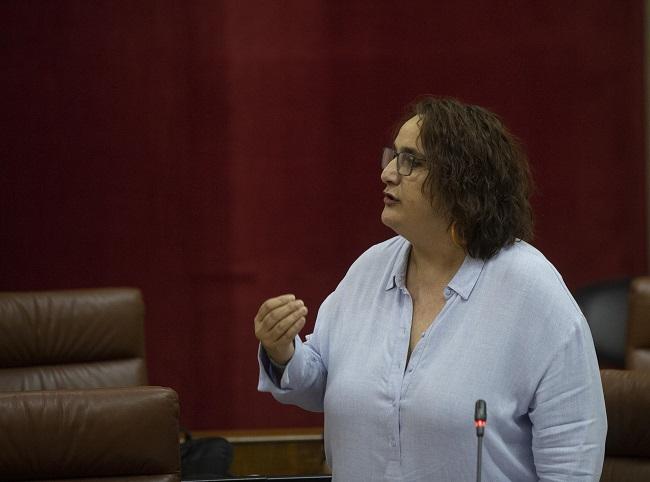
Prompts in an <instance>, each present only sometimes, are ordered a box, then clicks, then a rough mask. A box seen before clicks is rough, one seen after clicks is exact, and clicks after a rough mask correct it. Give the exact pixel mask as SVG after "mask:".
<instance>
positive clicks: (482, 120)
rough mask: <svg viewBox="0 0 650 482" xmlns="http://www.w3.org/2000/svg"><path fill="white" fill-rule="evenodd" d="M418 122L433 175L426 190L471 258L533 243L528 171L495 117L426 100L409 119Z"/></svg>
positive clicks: (517, 147) (523, 157)
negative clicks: (523, 242)
mask: <svg viewBox="0 0 650 482" xmlns="http://www.w3.org/2000/svg"><path fill="white" fill-rule="evenodd" d="M414 116H418V117H419V118H420V135H419V140H420V144H421V146H422V149H423V150H424V152H423V154H424V155H425V157H426V159H427V163H428V168H429V173H428V175H427V178H426V179H425V181H424V185H423V190H424V192H425V194H427V195H428V196H429V197H430V199H431V202H432V205H433V206H434V207H436V208H437V209H440V210H441V213H442V214H443V215H444V216H446V217H447V218H448V219H449V228H451V227H452V225H455V226H454V230H455V232H456V235H457V236H459V237H460V238H461V239H462V242H463V245H464V247H465V249H466V250H467V252H468V254H469V255H470V256H472V257H474V258H481V259H489V258H491V257H492V256H494V255H495V254H496V253H497V252H498V251H499V250H500V249H501V248H503V247H505V246H508V245H511V244H512V243H514V242H515V240H516V239H517V238H519V239H523V240H530V239H531V238H532V235H533V217H532V210H531V207H530V202H529V196H530V193H531V190H532V181H531V177H530V168H529V166H528V160H527V158H526V155H525V154H524V152H523V150H522V148H521V147H520V144H519V142H518V140H517V139H516V138H515V137H514V136H513V135H512V134H511V133H510V132H509V131H508V129H507V128H506V127H505V126H504V125H503V123H502V122H501V120H500V119H499V117H498V116H497V115H496V114H493V113H492V112H490V111H488V110H487V109H484V108H482V107H479V106H476V105H468V104H464V103H462V102H460V101H458V100H456V99H452V98H436V97H424V98H421V99H419V100H417V101H416V102H414V103H413V104H412V105H411V106H410V107H409V109H408V112H407V115H406V116H405V119H410V118H412V117H414ZM400 126H401V124H400Z"/></svg>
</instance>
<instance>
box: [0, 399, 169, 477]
mask: <svg viewBox="0 0 650 482" xmlns="http://www.w3.org/2000/svg"><path fill="white" fill-rule="evenodd" d="M178 412H179V406H178V396H177V394H176V392H174V391H173V390H171V389H169V388H161V387H129V388H108V389H90V390H46V391H32V392H4V393H0V474H2V478H3V479H4V478H6V479H23V480H24V479H53V478H74V477H90V476H92V477H119V476H139V475H162V474H170V475H172V476H173V478H174V479H175V480H180V476H179V474H180V456H179V444H178Z"/></svg>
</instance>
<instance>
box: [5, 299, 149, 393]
mask: <svg viewBox="0 0 650 482" xmlns="http://www.w3.org/2000/svg"><path fill="white" fill-rule="evenodd" d="M146 383H147V374H146V365H145V358H144V303H143V301H142V296H141V293H140V291H139V290H137V289H134V288H102V289H84V290H64V291H36V292H0V391H18V390H51V389H81V388H105V387H127V386H136V385H144V384H146Z"/></svg>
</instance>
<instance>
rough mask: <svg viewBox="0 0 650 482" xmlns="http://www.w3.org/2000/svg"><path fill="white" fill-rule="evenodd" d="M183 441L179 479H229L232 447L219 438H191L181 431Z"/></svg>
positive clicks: (187, 433)
mask: <svg viewBox="0 0 650 482" xmlns="http://www.w3.org/2000/svg"><path fill="white" fill-rule="evenodd" d="M182 432H183V434H184V435H185V441H183V442H181V478H182V479H183V480H192V479H209V478H214V477H229V476H230V473H229V470H230V464H231V463H232V457H233V447H232V444H231V443H230V442H228V441H227V440H226V439H225V438H221V437H206V438H196V439H195V438H192V435H191V434H190V433H189V432H188V431H186V430H183V431H182Z"/></svg>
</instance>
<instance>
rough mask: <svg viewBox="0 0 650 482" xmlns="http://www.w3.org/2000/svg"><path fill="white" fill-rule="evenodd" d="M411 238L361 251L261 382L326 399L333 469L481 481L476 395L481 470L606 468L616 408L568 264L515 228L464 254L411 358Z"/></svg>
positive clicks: (544, 475)
mask: <svg viewBox="0 0 650 482" xmlns="http://www.w3.org/2000/svg"><path fill="white" fill-rule="evenodd" d="M409 251H410V244H409V243H408V241H406V240H405V239H404V238H402V237H400V236H397V237H394V238H392V239H389V240H387V241H385V242H383V243H381V244H378V245H376V246H373V247H372V248H370V249H369V250H368V251H366V252H365V253H364V254H363V255H362V256H361V257H360V258H359V259H357V260H356V261H355V262H354V264H353V265H352V266H351V267H350V269H349V271H348V273H347V274H346V276H345V278H344V279H343V280H342V281H341V283H340V284H339V286H338V287H337V288H336V290H335V291H334V292H333V293H332V294H330V296H329V297H328V298H327V299H326V300H325V301H324V302H323V304H322V305H321V307H320V310H319V313H318V317H317V320H316V325H315V328H314V333H313V334H311V335H308V336H307V339H306V341H305V343H302V342H301V340H300V337H296V341H295V343H296V350H295V353H294V356H293V358H292V359H291V360H290V361H289V363H288V365H287V367H286V368H285V370H284V372H283V373H282V375H281V378H280V379H277V378H276V377H275V376H274V371H273V370H272V368H271V364H270V361H269V359H268V357H267V356H266V354H265V352H264V350H261V349H260V351H259V354H258V357H259V361H260V377H259V385H258V389H259V390H260V391H268V392H271V393H272V394H273V396H274V397H275V398H276V399H277V400H279V401H280V402H282V403H290V404H295V405H299V406H301V407H303V408H305V409H307V410H312V411H324V412H325V452H326V456H327V461H328V463H329V465H330V467H331V468H332V471H333V475H334V480H336V481H344V482H348V481H349V482H355V481H404V482H419V481H422V482H425V481H426V482H430V481H472V480H475V476H476V450H477V437H476V431H475V429H474V424H473V421H474V418H473V417H474V404H475V402H476V400H477V399H484V400H485V401H486V402H487V413H488V418H487V428H486V431H485V437H484V442H483V471H482V474H483V480H485V481H506V480H510V481H517V482H523V481H532V480H538V479H539V480H543V481H551V480H552V481H569V480H570V481H587V480H589V481H597V480H599V477H600V472H601V468H602V463H603V456H604V449H605V435H606V432H607V419H606V415H605V404H604V399H603V391H602V386H601V382H600V375H599V371H598V365H597V361H596V355H595V351H594V345H593V341H592V338H591V333H590V331H589V328H588V326H587V324H586V322H585V319H584V317H583V315H582V313H581V312H580V309H579V308H578V306H577V305H576V303H575V301H574V300H573V298H572V297H571V295H570V293H569V291H568V290H567V288H566V286H565V284H564V282H563V281H562V278H561V276H560V275H559V273H558V272H557V271H556V270H555V268H554V267H553V266H552V265H551V263H550V262H549V261H548V260H547V259H546V258H545V257H544V256H543V255H542V254H541V253H540V252H539V251H537V250H536V249H535V248H534V247H532V246H531V245H529V244H527V243H525V242H523V241H518V242H516V243H515V244H514V245H513V246H510V247H508V248H505V249H503V250H501V251H500V252H499V253H498V254H497V255H496V256H495V257H493V258H491V259H490V260H488V261H486V262H483V261H481V260H477V259H474V258H471V257H469V256H468V257H466V258H465V261H464V262H463V264H462V266H461V267H460V269H459V270H458V272H457V273H456V275H455V276H454V277H453V279H452V280H451V281H450V283H449V284H448V285H447V287H446V289H445V293H444V296H445V298H446V300H447V301H446V304H445V305H444V307H443V309H442V310H441V312H440V314H439V315H438V316H437V317H436V319H435V320H434V322H433V323H432V324H431V326H430V327H429V328H428V329H427V330H426V331H425V333H424V334H423V335H422V339H421V340H420V341H419V342H418V344H417V346H416V347H415V349H414V350H413V353H412V354H411V357H410V359H409V360H408V364H407V353H408V348H409V338H410V326H411V315H412V309H413V305H412V302H411V297H410V295H409V293H408V290H407V289H406V287H405V274H406V267H407V260H408V254H409Z"/></svg>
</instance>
